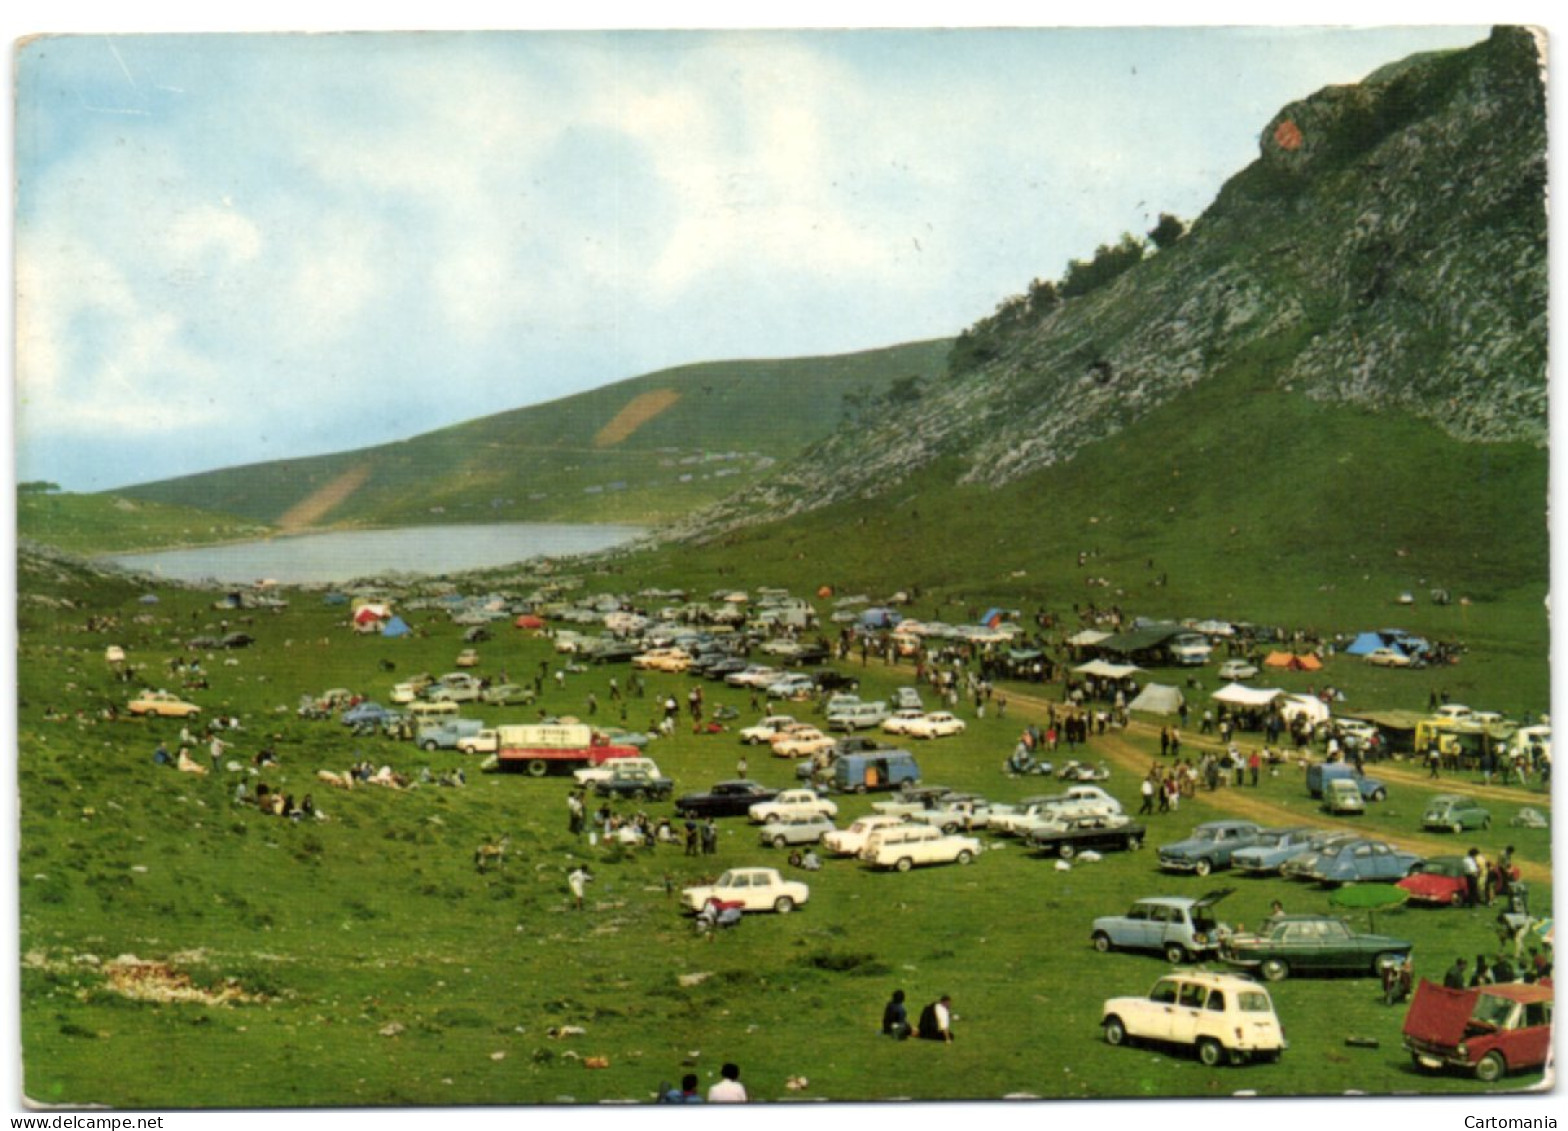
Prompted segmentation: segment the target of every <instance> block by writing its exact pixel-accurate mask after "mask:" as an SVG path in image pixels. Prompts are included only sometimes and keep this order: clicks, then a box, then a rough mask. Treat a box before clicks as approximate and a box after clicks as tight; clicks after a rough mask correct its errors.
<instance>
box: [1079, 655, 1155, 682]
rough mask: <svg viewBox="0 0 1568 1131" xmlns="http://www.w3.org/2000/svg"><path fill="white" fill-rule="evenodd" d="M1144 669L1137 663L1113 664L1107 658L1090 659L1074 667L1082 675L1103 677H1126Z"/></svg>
mask: <svg viewBox="0 0 1568 1131" xmlns="http://www.w3.org/2000/svg"><path fill="white" fill-rule="evenodd" d="M1142 670H1143V669H1142V668H1140V667H1139V666H1138V665H1137V664H1112V663H1109V662H1107V661H1105V660H1090V661H1089V662H1088V663H1087V664H1079V665H1078V666H1077V667H1076V668H1074V669H1073V671H1075V672H1077V673H1079V674H1080V675H1092V676H1097V677H1099V678H1102V679H1126V678H1127V677H1128V676H1130V675H1132V674H1133V673H1134V672H1141V671H1142Z"/></svg>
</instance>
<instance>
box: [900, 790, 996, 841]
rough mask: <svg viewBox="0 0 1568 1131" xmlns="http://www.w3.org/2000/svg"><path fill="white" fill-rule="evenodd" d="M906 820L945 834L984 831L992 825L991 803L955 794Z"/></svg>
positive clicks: (922, 809)
mask: <svg viewBox="0 0 1568 1131" xmlns="http://www.w3.org/2000/svg"><path fill="white" fill-rule="evenodd" d="M906 819H907V820H910V821H914V822H916V823H917V824H922V825H931V826H932V827H934V828H938V829H941V830H942V831H943V832H945V833H956V832H958V831H959V830H960V829H962V830H963V831H964V832H969V831H971V830H973V829H983V828H985V827H986V826H987V825H988V824H990V823H991V803H990V802H989V801H987V800H986V799H985V798H983V797H972V796H969V795H966V794H956V793H954V794H949V795H948V796H946V797H944V798H942V799H941V800H940V801H938V802H937V803H936V804H935V805H932V806H924V807H922V808H921V809H920V810H919V811H918V812H914V813H911V814H909V816H908V817H907V818H906Z"/></svg>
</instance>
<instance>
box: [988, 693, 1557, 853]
mask: <svg viewBox="0 0 1568 1131" xmlns="http://www.w3.org/2000/svg"><path fill="white" fill-rule="evenodd" d="M1052 705H1055V706H1059V705H1060V704H1053V703H1052V702H1051V701H1050V700H1047V699H1044V698H1041V697H1039V696H1034V695H1028V694H1019V693H1017V692H1013V691H1009V692H1008V695H1007V709H1008V711H1009V713H1010V714H1015V715H1021V716H1023V717H1024V718H1025V719H1026V720H1029V721H1043V720H1044V718H1045V712H1046V708H1047V707H1048V706H1052ZM1128 730H1129V731H1131V732H1132V733H1134V734H1154V733H1157V732H1156V730H1155V728H1154V726H1152V725H1151V724H1148V723H1140V722H1137V721H1134V722H1131V723H1129V724H1128ZM1182 745H1183V749H1186V750H1204V749H1210V750H1219V749H1221V747H1220V745H1219V743H1217V742H1210V741H1206V740H1205V739H1204V738H1199V739H1197V740H1196V741H1194V739H1193V738H1192V737H1191V736H1189V735H1185V734H1184V735H1183V736H1182ZM1238 745H1240V746H1241V748H1242V749H1244V750H1250V749H1251V746H1250V745H1249V744H1247V743H1238ZM1253 745H1255V744H1253ZM1094 750H1095V752H1096V754H1098V755H1099V756H1102V757H1104V758H1105V759H1106V761H1107V762H1109V763H1112V764H1114V765H1115V766H1117V767H1119V768H1121V769H1123V770H1127V771H1128V772H1130V773H1131V774H1133V776H1134V777H1135V778H1142V776H1143V775H1144V774H1145V773H1146V772H1147V771H1148V768H1149V766H1150V765H1151V763H1152V762H1153V761H1155V760H1156V759H1153V758H1151V757H1150V755H1149V752H1148V751H1146V750H1140V749H1139V748H1138V747H1136V746H1134V745H1133V744H1132V743H1131V742H1130V741H1128V739H1127V736H1126V734H1125V733H1124V732H1121V731H1107V732H1106V733H1105V734H1104V735H1102V736H1099V737H1096V738H1095V740H1094ZM1280 772H1281V773H1300V772H1301V771H1300V770H1299V769H1296V768H1292V767H1287V768H1282V769H1281V771H1280ZM1376 776H1377V777H1379V778H1382V779H1384V780H1386V781H1389V782H1404V783H1406V784H1411V785H1414V784H1418V783H1420V782H1423V781H1425V780H1427V779H1426V772H1425V771H1424V770H1420V771H1418V770H1414V769H1407V768H1406V767H1403V766H1399V765H1395V764H1391V763H1387V762H1383V763H1379V764H1378V765H1377V767H1376ZM1442 787H1443V789H1444V791H1446V792H1449V793H1462V794H1466V795H1474V796H1477V797H1485V798H1488V799H1490V800H1494V801H1504V802H1507V803H1509V804H1514V805H1521V804H1528V805H1534V806H1535V807H1537V808H1540V809H1545V810H1550V808H1551V799H1550V798H1546V797H1537V796H1535V795H1533V794H1524V793H1521V792H1520V791H1519V790H1516V789H1511V788H1509V787H1506V786H1495V785H1493V786H1485V785H1479V784H1476V783H1473V782H1467V781H1464V780H1461V779H1459V778H1444V779H1442ZM1203 800H1204V802H1205V803H1206V804H1209V805H1212V806H1214V807H1215V808H1217V809H1224V810H1225V811H1227V812H1230V813H1234V814H1236V815H1237V816H1238V817H1243V818H1246V819H1247V820H1251V821H1257V822H1258V823H1259V824H1261V825H1266V826H1270V827H1276V828H1278V827H1285V826H1294V825H1300V824H1301V823H1302V818H1301V814H1300V813H1299V812H1295V811H1293V810H1290V809H1287V808H1285V807H1284V806H1282V805H1276V804H1274V803H1272V802H1269V801H1265V800H1264V799H1262V798H1260V797H1256V796H1254V795H1253V794H1252V793H1251V791H1250V790H1248V789H1246V788H1244V787H1222V788H1220V789H1218V790H1216V791H1214V792H1213V793H1207V792H1206V793H1204V794H1203ZM1312 823H1313V824H1314V825H1318V824H1321V825H1323V826H1324V827H1328V828H1342V829H1344V830H1345V831H1347V832H1356V831H1359V828H1360V826H1358V825H1357V824H1355V823H1353V822H1349V821H1343V820H1337V819H1335V818H1332V817H1328V816H1323V817H1321V818H1319V817H1316V816H1315V817H1314V818H1313V822H1312ZM1378 835H1379V836H1381V837H1383V838H1384V839H1386V840H1388V841H1389V842H1391V843H1393V844H1396V845H1398V846H1399V847H1401V848H1405V849H1408V850H1409V851H1411V852H1417V853H1420V854H1421V855H1422V856H1451V855H1454V854H1455V853H1458V852H1462V851H1463V849H1462V848H1458V847H1456V844H1457V842H1456V841H1454V840H1451V839H1447V840H1444V839H1438V838H1435V837H1430V836H1419V835H1417V836H1410V835H1404V834H1389V833H1379V834H1378ZM1519 871H1520V875H1521V877H1522V878H1523V879H1525V880H1527V881H1529V882H1530V883H1545V884H1549V883H1550V882H1551V878H1552V869H1551V867H1550V865H1549V864H1540V863H1536V862H1534V861H1519Z"/></svg>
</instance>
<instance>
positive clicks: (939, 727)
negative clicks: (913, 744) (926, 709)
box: [904, 711, 964, 738]
mask: <svg viewBox="0 0 1568 1131" xmlns="http://www.w3.org/2000/svg"><path fill="white" fill-rule="evenodd" d="M904 733H905V734H906V735H908V736H909V737H910V738H946V737H947V736H949V735H954V734H963V733H964V720H963V719H961V718H959V717H958V716H957V715H954V714H952V713H951V712H949V711H932V712H931V713H930V714H928V715H926V716H925V717H924V718H919V719H916V720H914V721H913V722H911V723H909V724H908V725H907V726H906V727H905V728H904Z"/></svg>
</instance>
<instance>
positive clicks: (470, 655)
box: [452, 648, 479, 668]
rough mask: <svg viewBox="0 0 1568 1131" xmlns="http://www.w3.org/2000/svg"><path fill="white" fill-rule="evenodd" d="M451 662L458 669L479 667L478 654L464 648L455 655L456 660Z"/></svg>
mask: <svg viewBox="0 0 1568 1131" xmlns="http://www.w3.org/2000/svg"><path fill="white" fill-rule="evenodd" d="M452 662H453V663H454V664H456V665H457V666H458V667H460V668H477V667H478V666H479V653H478V652H476V651H474V650H473V649H472V648H464V649H463V650H462V651H461V652H459V653H458V654H457V659H456V660H454V661H452Z"/></svg>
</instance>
